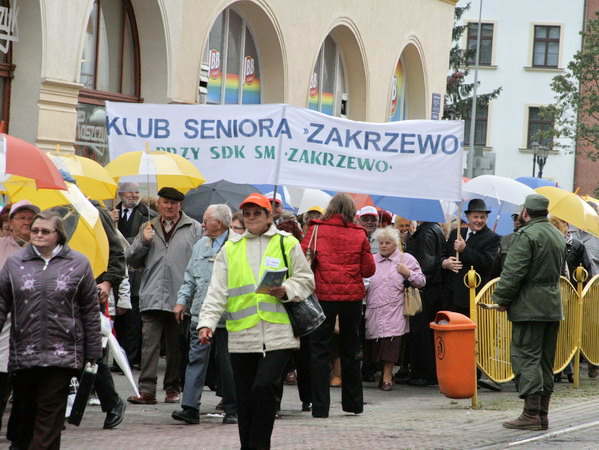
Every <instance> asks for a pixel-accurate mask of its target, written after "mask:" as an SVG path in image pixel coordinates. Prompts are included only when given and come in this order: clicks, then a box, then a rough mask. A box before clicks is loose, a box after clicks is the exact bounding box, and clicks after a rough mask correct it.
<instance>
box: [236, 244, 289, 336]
mask: <svg viewBox="0 0 599 450" xmlns="http://www.w3.org/2000/svg"><path fill="white" fill-rule="evenodd" d="M280 236H281V235H279V234H275V235H274V236H273V237H272V239H271V240H270V242H269V243H268V247H266V252H265V253H264V256H263V257H262V262H261V264H260V273H259V276H260V279H261V278H262V275H263V274H264V271H265V270H266V269H275V270H278V269H282V268H283V267H285V264H284V261H283V254H282V253H281V243H280V242H281V241H280V239H281V237H280ZM297 243H298V241H297V239H295V238H294V237H293V236H286V237H285V238H284V239H283V245H284V247H285V253H286V255H289V252H290V250H291V248H292V247H293V246H294V245H296V244H297ZM225 251H226V252H227V260H228V300H227V312H226V313H225V318H226V320H227V331H241V330H245V329H247V328H251V327H253V326H255V325H257V324H258V322H260V319H262V320H265V321H266V322H271V323H287V324H290V323H291V322H290V321H289V316H288V315H287V312H286V310H285V306H283V303H281V302H280V301H279V299H278V298H276V297H273V296H272V295H267V294H257V293H256V292H255V291H256V287H257V283H256V280H255V279H254V274H253V272H252V269H251V267H250V265H249V264H248V261H247V254H246V238H244V239H241V240H239V241H237V242H232V241H227V243H226V244H225ZM267 258H268V260H267ZM287 260H288V261H289V256H287ZM277 261H278V266H277V267H274V263H275V262H277ZM266 262H268V263H269V265H268V266H267V265H266V264H265V263H266ZM290 273H291V269H290Z"/></svg>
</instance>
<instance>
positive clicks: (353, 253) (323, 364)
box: [302, 194, 376, 417]
mask: <svg viewBox="0 0 599 450" xmlns="http://www.w3.org/2000/svg"><path fill="white" fill-rule="evenodd" d="M355 216H356V205H355V204H354V201H353V200H352V198H351V197H350V196H348V195H347V194H337V195H335V196H334V197H333V198H332V199H331V202H330V203H329V207H328V208H327V210H326V212H325V214H324V217H323V218H322V220H312V221H311V222H310V224H309V228H308V232H307V233H306V236H305V237H304V240H303V241H302V249H303V250H304V252H305V251H306V250H307V249H308V247H310V248H311V249H314V248H316V262H315V264H314V265H313V268H312V269H313V271H314V280H315V282H316V291H315V294H316V295H317V296H318V299H319V300H320V304H321V305H322V309H323V310H324V313H325V315H326V320H325V321H324V323H323V324H322V325H321V326H320V327H319V328H318V329H317V330H316V331H314V333H312V334H311V335H310V352H311V355H312V367H311V368H312V416H313V417H328V416H329V406H330V394H329V381H330V364H329V362H330V359H331V349H330V344H331V336H332V334H333V328H334V326H335V318H336V317H337V315H339V346H340V349H339V351H340V356H341V373H342V374H343V385H342V387H341V389H342V393H341V398H342V400H341V403H342V407H343V411H346V412H352V413H355V414H360V413H361V412H362V410H363V393H362V376H361V374H360V359H359V358H358V352H359V349H360V321H361V318H362V299H363V298H364V297H365V296H366V289H365V288H364V283H363V281H362V278H368V277H371V276H372V275H374V272H375V270H376V266H375V264H374V258H373V257H372V254H371V253H370V244H369V243H368V237H367V235H366V231H364V229H363V228H362V227H361V226H359V225H357V224H356V223H354V221H355ZM313 234H314V238H312V235H313ZM311 239H312V242H311V243H310V240H311ZM310 244H311V245H310Z"/></svg>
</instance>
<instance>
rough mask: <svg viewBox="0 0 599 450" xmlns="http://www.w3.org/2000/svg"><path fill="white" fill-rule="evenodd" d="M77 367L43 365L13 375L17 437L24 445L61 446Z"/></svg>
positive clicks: (25, 447) (40, 446)
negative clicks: (74, 368) (65, 417)
mask: <svg viewBox="0 0 599 450" xmlns="http://www.w3.org/2000/svg"><path fill="white" fill-rule="evenodd" d="M76 375H77V371H76V370H73V369H62V368H59V367H39V368H34V369H25V370H19V371H16V372H15V373H14V375H13V379H12V383H13V391H14V395H13V400H14V401H13V404H14V405H15V406H17V405H18V406H17V411H18V418H17V423H18V430H17V439H16V442H14V441H13V443H14V444H16V445H17V447H18V448H20V449H29V448H31V449H42V448H43V449H59V448H60V434H61V431H62V426H63V424H64V414H65V410H66V407H67V395H68V394H69V383H70V381H71V378H72V377H73V376H76Z"/></svg>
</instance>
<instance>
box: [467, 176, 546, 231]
mask: <svg viewBox="0 0 599 450" xmlns="http://www.w3.org/2000/svg"><path fill="white" fill-rule="evenodd" d="M530 194H536V192H535V191H534V190H533V189H532V188H530V187H528V186H526V185H525V184H522V183H520V182H518V181H516V180H512V179H511V178H507V177H500V176H497V175H481V176H479V177H476V178H473V179H471V180H470V181H467V182H466V183H464V184H463V186H462V197H463V198H464V200H472V199H473V198H480V199H482V200H484V201H485V203H486V204H487V207H488V208H489V209H490V210H491V214H490V215H489V218H488V221H489V224H490V225H489V226H490V227H491V228H492V229H493V230H494V231H497V232H499V233H500V234H506V233H510V232H511V231H512V222H511V221H510V220H507V221H506V220H503V221H502V220H501V218H502V217H506V218H509V216H510V215H511V214H513V213H515V212H516V211H517V209H518V207H519V206H520V205H522V204H523V203H524V200H525V199H526V196H528V195H530ZM464 209H466V206H464Z"/></svg>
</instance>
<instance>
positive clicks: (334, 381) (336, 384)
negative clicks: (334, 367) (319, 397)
mask: <svg viewBox="0 0 599 450" xmlns="http://www.w3.org/2000/svg"><path fill="white" fill-rule="evenodd" d="M341 384H343V382H342V380H341V377H338V376H337V375H334V376H333V378H331V387H341Z"/></svg>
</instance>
